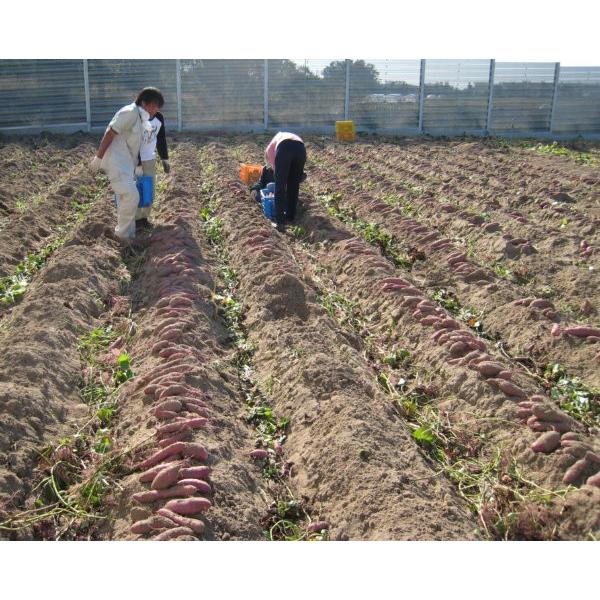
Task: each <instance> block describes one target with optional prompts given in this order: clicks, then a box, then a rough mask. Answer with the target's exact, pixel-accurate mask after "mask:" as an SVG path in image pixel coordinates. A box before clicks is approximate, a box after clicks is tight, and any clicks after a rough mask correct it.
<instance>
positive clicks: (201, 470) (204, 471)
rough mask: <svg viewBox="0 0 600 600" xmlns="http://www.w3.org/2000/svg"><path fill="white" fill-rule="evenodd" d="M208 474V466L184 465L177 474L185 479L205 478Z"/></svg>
mask: <svg viewBox="0 0 600 600" xmlns="http://www.w3.org/2000/svg"><path fill="white" fill-rule="evenodd" d="M209 475H210V467H186V468H183V469H181V471H179V476H180V477H182V478H184V479H186V478H188V477H189V478H192V479H206V478H207V477H208V476H209Z"/></svg>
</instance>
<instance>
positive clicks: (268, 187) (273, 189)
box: [267, 183, 275, 194]
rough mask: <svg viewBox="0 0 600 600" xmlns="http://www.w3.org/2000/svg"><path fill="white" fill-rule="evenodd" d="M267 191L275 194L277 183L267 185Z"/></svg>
mask: <svg viewBox="0 0 600 600" xmlns="http://www.w3.org/2000/svg"><path fill="white" fill-rule="evenodd" d="M267 191H268V192H271V193H272V194H274V193H275V183H267Z"/></svg>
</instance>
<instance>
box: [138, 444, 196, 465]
mask: <svg viewBox="0 0 600 600" xmlns="http://www.w3.org/2000/svg"><path fill="white" fill-rule="evenodd" d="M185 449H186V444H184V443H183V442H176V443H175V444H171V445H170V446H167V447H166V448H163V449H162V450H159V451H158V452H155V453H154V454H153V455H152V456H150V457H149V458H147V459H146V460H144V461H142V462H141V463H140V464H139V465H138V466H139V468H140V469H147V468H149V467H152V466H154V465H156V464H158V463H159V462H162V461H163V460H165V458H169V456H173V455H175V454H180V453H182V452H183V451H184V450H185Z"/></svg>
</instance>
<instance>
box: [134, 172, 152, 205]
mask: <svg viewBox="0 0 600 600" xmlns="http://www.w3.org/2000/svg"><path fill="white" fill-rule="evenodd" d="M136 186H137V189H138V192H139V193H140V203H139V204H138V206H139V207H140V208H144V207H146V206H150V205H151V204H152V201H153V200H154V186H153V185H152V177H151V176H150V175H140V176H139V177H138V178H137V181H136Z"/></svg>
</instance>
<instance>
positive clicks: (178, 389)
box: [159, 384, 193, 400]
mask: <svg viewBox="0 0 600 600" xmlns="http://www.w3.org/2000/svg"><path fill="white" fill-rule="evenodd" d="M190 390H193V388H189V387H188V386H187V385H181V384H175V385H170V386H168V387H167V388H165V389H164V390H163V391H162V392H161V393H160V396H159V398H160V399H161V400H162V399H163V398H167V397H169V396H187V395H188V393H189V392H190Z"/></svg>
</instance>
